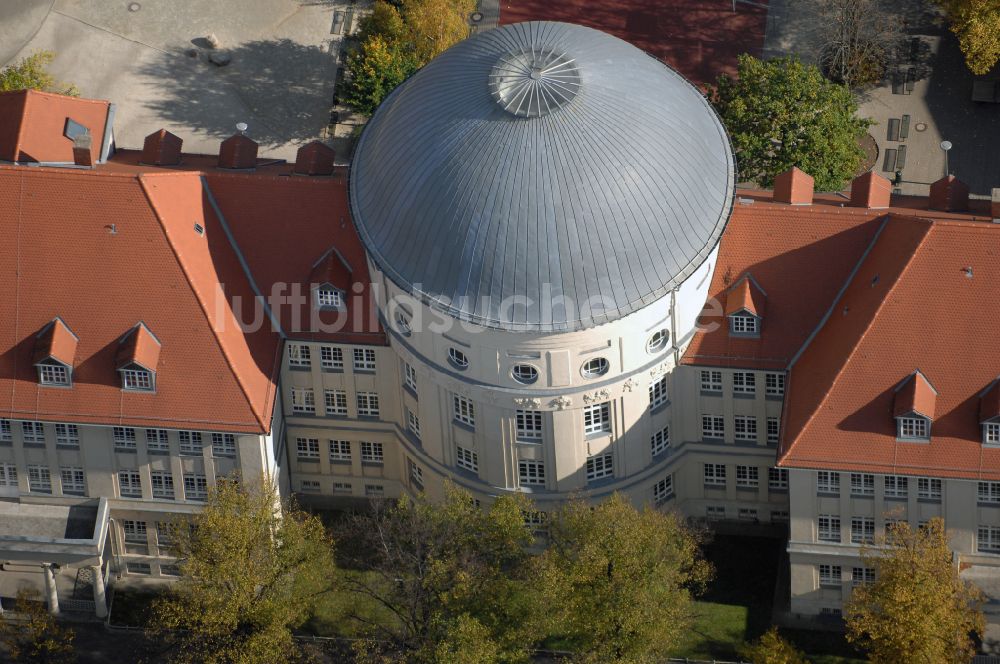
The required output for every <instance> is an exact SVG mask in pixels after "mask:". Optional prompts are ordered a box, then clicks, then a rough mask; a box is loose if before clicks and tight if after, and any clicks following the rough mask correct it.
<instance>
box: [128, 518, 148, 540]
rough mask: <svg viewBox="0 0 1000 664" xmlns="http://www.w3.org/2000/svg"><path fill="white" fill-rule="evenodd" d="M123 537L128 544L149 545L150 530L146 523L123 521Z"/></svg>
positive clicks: (133, 520) (130, 520)
mask: <svg viewBox="0 0 1000 664" xmlns="http://www.w3.org/2000/svg"><path fill="white" fill-rule="evenodd" d="M122 536H123V539H124V540H125V541H126V542H127V543H128V544H143V545H145V544H149V529H148V528H147V527H146V522H145V521H136V520H135V519H122Z"/></svg>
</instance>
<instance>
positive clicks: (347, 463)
mask: <svg viewBox="0 0 1000 664" xmlns="http://www.w3.org/2000/svg"><path fill="white" fill-rule="evenodd" d="M330 463H332V464H337V465H340V466H350V465H351V460H350V459H330Z"/></svg>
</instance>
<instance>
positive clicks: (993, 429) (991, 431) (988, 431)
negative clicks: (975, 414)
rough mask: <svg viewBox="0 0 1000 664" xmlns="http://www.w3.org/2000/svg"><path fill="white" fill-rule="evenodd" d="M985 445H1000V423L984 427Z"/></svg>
mask: <svg viewBox="0 0 1000 664" xmlns="http://www.w3.org/2000/svg"><path fill="white" fill-rule="evenodd" d="M983 445H1000V422H987V423H986V424H984V425H983Z"/></svg>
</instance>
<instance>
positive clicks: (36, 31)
mask: <svg viewBox="0 0 1000 664" xmlns="http://www.w3.org/2000/svg"><path fill="white" fill-rule="evenodd" d="M348 4H349V0H343V2H335V1H332V0H216V1H215V2H203V1H200V0H135V1H134V2H130V1H128V0H120V1H115V2H110V1H109V0H3V1H2V2H0V65H3V64H7V63H8V62H10V61H12V60H14V59H16V58H20V57H23V56H25V55H28V54H30V53H31V52H33V51H36V50H42V49H45V50H51V51H54V52H55V53H56V60H55V62H54V63H53V65H52V68H51V70H52V73H53V74H54V75H55V76H56V77H57V78H58V79H60V80H63V81H67V82H72V83H74V84H76V85H77V87H78V88H79V89H80V92H81V93H82V94H83V95H84V96H86V97H93V98H98V99H109V100H111V101H113V102H115V103H116V104H117V105H118V109H117V114H116V117H115V138H116V142H117V144H118V145H119V146H121V147H140V146H141V145H142V139H143V137H144V136H145V135H147V134H149V133H151V132H152V131H154V130H156V129H159V128H160V127H164V128H166V129H168V130H170V131H172V132H174V133H176V134H177V135H179V136H180V137H181V138H183V139H184V149H185V151H188V152H207V153H214V152H215V151H217V150H218V143H219V140H220V139H222V138H224V137H226V136H229V135H230V134H232V133H233V132H234V131H235V130H234V127H235V125H236V123H237V122H246V123H247V124H248V125H249V126H250V130H249V133H250V135H251V137H253V138H254V139H255V140H257V141H258V142H259V143H261V148H262V149H261V153H262V154H263V155H268V156H275V157H279V158H289V159H290V158H294V156H295V149H296V147H297V146H299V145H301V144H302V143H305V142H307V141H309V140H312V139H314V138H324V137H325V133H324V132H325V129H326V127H327V125H328V123H329V121H330V107H331V98H332V95H333V86H334V81H335V76H336V69H337V65H338V57H339V52H340V43H341V39H342V35H341V34H335V33H337V32H343V27H342V26H343V24H342V23H341V24H340V25H339V26H337V27H335V26H334V16H335V12H337V11H341V12H344V11H345V10H346V9H347V7H348ZM364 4H367V3H363V2H362V3H359V7H360V6H363V5H364ZM341 16H342V17H343V14H341ZM210 34H215V35H216V36H217V37H218V39H219V41H220V42H221V46H220V50H222V51H224V52H226V53H228V54H229V55H230V56H231V57H232V62H231V64H229V65H228V66H225V67H218V66H215V65H213V64H211V63H209V61H208V55H209V54H210V53H211V52H212V50H211V49H210V48H208V45H207V42H206V41H205V37H207V36H208V35H210Z"/></svg>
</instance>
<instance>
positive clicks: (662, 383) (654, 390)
mask: <svg viewBox="0 0 1000 664" xmlns="http://www.w3.org/2000/svg"><path fill="white" fill-rule="evenodd" d="M669 400H670V399H669V395H668V394H667V377H666V376H664V377H663V378H661V379H659V380H658V381H656V382H654V383H650V385H649V407H650V409H654V408H659V407H660V406H662V405H663V404H665V403H667V401H669Z"/></svg>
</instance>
